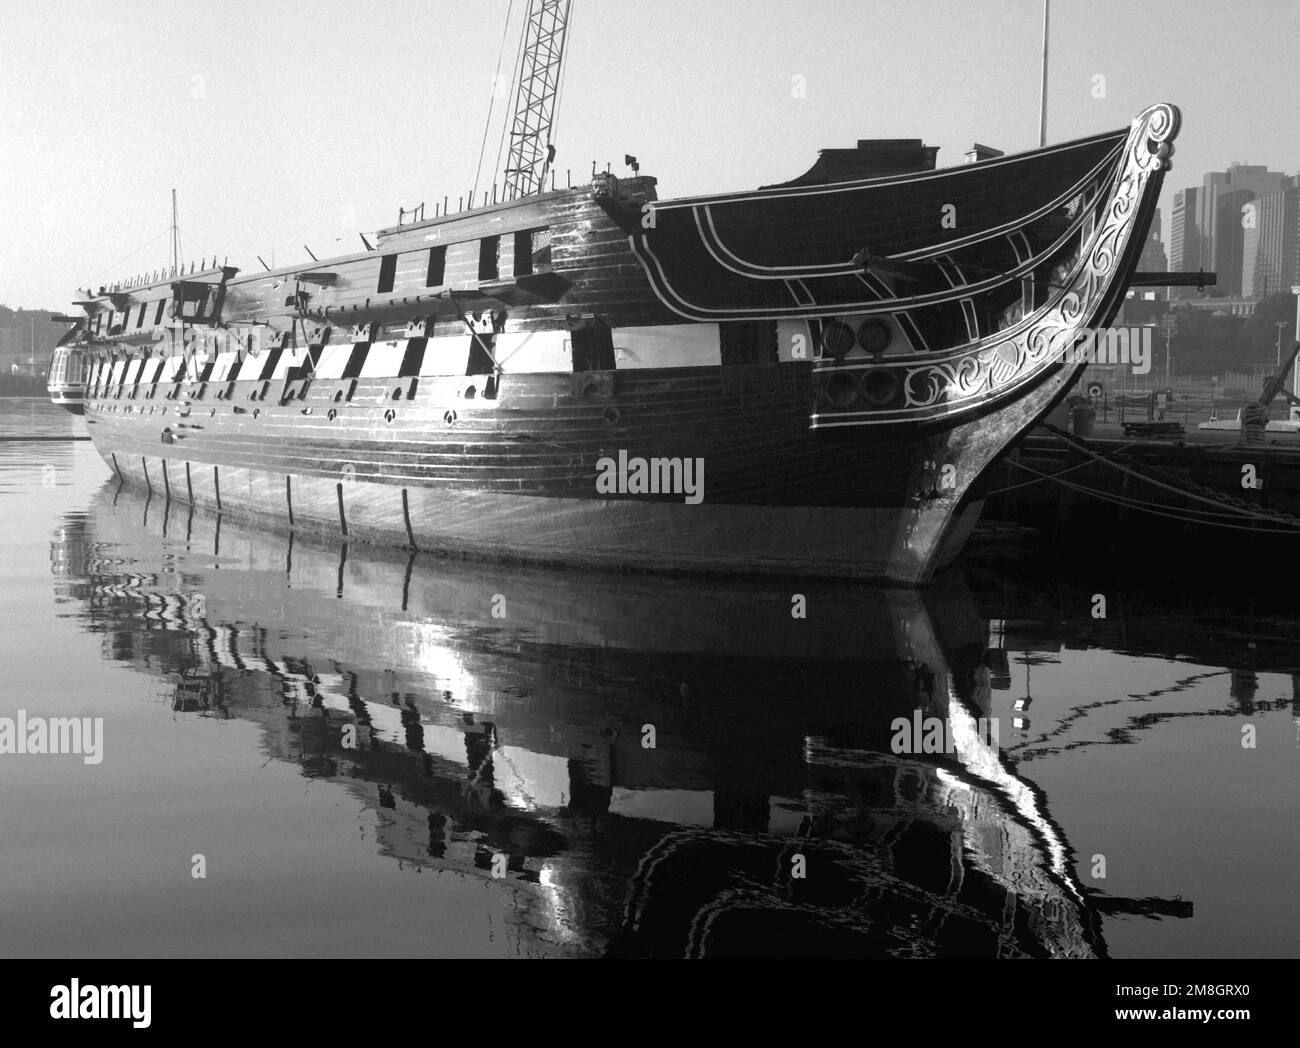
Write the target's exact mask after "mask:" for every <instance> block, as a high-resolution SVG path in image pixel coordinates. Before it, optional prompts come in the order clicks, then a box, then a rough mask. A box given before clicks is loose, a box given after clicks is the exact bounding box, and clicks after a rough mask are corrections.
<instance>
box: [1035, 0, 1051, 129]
mask: <svg viewBox="0 0 1300 1048" xmlns="http://www.w3.org/2000/svg"><path fill="white" fill-rule="evenodd" d="M1051 4H1052V0H1043V89H1042V94H1041V96H1040V98H1039V101H1038V148H1039V149H1041V148H1043V146H1045V145H1047V15H1048V11H1049V9H1050V8H1051Z"/></svg>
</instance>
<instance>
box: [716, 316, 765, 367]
mask: <svg viewBox="0 0 1300 1048" xmlns="http://www.w3.org/2000/svg"><path fill="white" fill-rule="evenodd" d="M718 341H719V349H720V351H721V356H722V364H723V366H724V367H727V366H730V365H734V364H775V363H776V362H777V360H778V359H779V355H778V349H777V338H776V321H774V320H739V321H734V322H731V323H725V324H719V325H718Z"/></svg>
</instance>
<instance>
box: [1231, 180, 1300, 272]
mask: <svg viewBox="0 0 1300 1048" xmlns="http://www.w3.org/2000/svg"><path fill="white" fill-rule="evenodd" d="M1293 284H1300V176H1296V177H1294V178H1288V179H1287V180H1286V181H1285V183H1284V184H1283V186H1282V188H1281V189H1279V190H1278V191H1277V192H1276V193H1268V194H1265V195H1263V196H1260V197H1257V198H1256V200H1255V201H1254V214H1253V215H1252V216H1250V220H1249V221H1248V222H1247V223H1246V227H1245V230H1244V231H1243V240H1242V266H1241V293H1242V294H1243V295H1246V296H1248V297H1251V298H1263V297H1264V296H1266V295H1277V294H1283V293H1289V292H1290V290H1291V286H1292V285H1293Z"/></svg>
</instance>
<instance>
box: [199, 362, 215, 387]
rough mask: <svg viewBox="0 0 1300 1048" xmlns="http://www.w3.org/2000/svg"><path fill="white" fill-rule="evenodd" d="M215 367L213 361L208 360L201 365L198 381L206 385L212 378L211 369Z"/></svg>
mask: <svg viewBox="0 0 1300 1048" xmlns="http://www.w3.org/2000/svg"><path fill="white" fill-rule="evenodd" d="M216 366H217V362H216V361H215V360H209V361H208V362H207V363H206V364H204V365H203V371H202V372H200V374H199V381H200V382H203V383H206V382H207V381H208V379H210V378H211V377H212V369H213V368H214V367H216Z"/></svg>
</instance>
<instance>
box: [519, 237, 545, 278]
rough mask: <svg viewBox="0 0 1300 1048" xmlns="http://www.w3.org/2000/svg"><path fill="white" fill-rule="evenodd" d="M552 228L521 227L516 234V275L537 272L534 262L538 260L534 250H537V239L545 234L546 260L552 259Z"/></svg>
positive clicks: (521, 275)
mask: <svg viewBox="0 0 1300 1048" xmlns="http://www.w3.org/2000/svg"><path fill="white" fill-rule="evenodd" d="M550 232H551V231H550V230H549V229H521V230H520V231H519V232H517V233H516V234H515V276H517V277H525V276H528V275H529V274H530V273H533V272H535V270H534V268H533V264H534V262H536V261H537V258H536V255H535V254H534V252H536V251H537V241H538V238H539V237H540V236H542V235H543V234H545V235H546V241H547V245H546V253H547V258H546V261H547V262H549V261H550Z"/></svg>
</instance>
